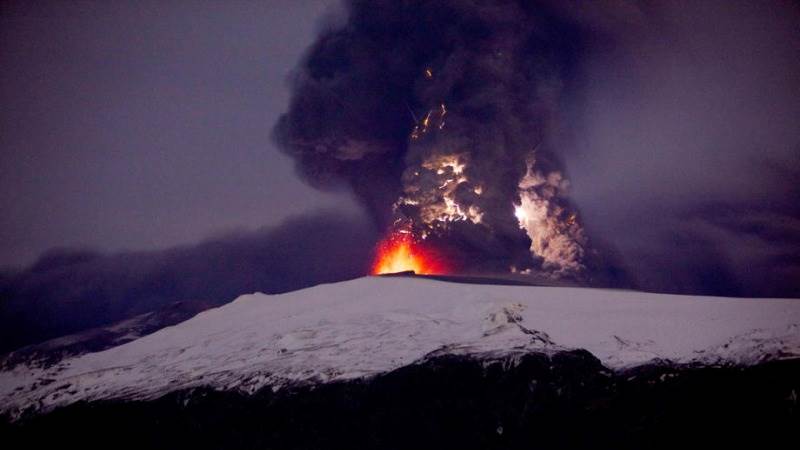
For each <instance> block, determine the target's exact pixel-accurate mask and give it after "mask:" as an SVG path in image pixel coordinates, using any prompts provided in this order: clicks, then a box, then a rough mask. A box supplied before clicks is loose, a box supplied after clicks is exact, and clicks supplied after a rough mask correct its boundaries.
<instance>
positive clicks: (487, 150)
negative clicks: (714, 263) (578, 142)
mask: <svg viewBox="0 0 800 450" xmlns="http://www.w3.org/2000/svg"><path fill="white" fill-rule="evenodd" d="M411 5H413V7H412V6H411ZM547 18H549V16H547V17H544V16H543V15H542V13H541V11H540V10H539V9H537V8H532V7H530V5H529V4H528V2H524V1H512V2H505V3H503V6H502V7H496V6H493V5H492V3H491V2H489V3H486V4H484V3H481V2H478V3H472V2H460V1H445V2H424V1H412V2H411V3H410V4H408V3H406V2H383V3H381V6H380V7H374V5H373V4H372V3H371V2H353V3H352V4H351V8H350V10H349V16H348V21H347V22H346V23H344V24H342V25H341V27H333V28H331V29H330V30H327V31H326V32H325V33H323V34H322V35H321V36H320V37H319V38H318V40H317V42H316V43H315V45H314V46H313V47H312V49H311V51H310V52H309V53H308V55H307V56H306V58H305V60H304V61H303V62H302V64H301V65H300V67H299V68H298V71H297V73H296V75H295V78H294V79H293V89H294V93H293V96H292V101H291V104H290V108H289V111H288V112H287V113H286V114H284V115H283V116H282V117H281V119H280V120H279V122H278V124H277V125H276V127H275V131H274V133H275V138H276V140H277V142H278V144H279V146H280V147H281V148H282V150H283V151H284V152H286V153H287V154H289V155H290V156H292V157H293V158H294V159H295V161H296V162H297V168H298V169H299V171H300V173H301V174H303V175H304V176H305V178H306V179H307V180H308V181H309V182H310V183H311V184H312V185H314V186H317V187H320V188H327V187H332V186H338V185H340V184H341V183H342V182H345V183H347V184H349V185H350V187H351V188H352V191H353V193H354V194H355V195H356V196H357V197H358V198H359V200H360V201H361V203H362V204H363V205H364V206H365V207H366V208H367V209H368V210H369V212H370V213H371V216H372V217H373V218H375V225H376V228H378V229H383V230H388V231H387V233H388V237H387V238H386V239H384V241H383V242H382V243H381V244H379V246H378V249H377V253H378V256H377V259H376V261H375V262H374V264H373V272H374V273H388V272H397V271H405V270H413V271H415V272H417V273H442V272H443V271H444V267H443V266H442V265H441V263H434V262H432V259H431V256H430V254H429V252H430V251H432V249H435V250H437V251H441V252H442V254H444V255H446V256H447V261H448V264H447V268H448V272H451V273H452V272H453V271H455V270H456V267H457V268H458V270H459V271H461V270H466V271H472V272H491V273H502V272H517V273H525V274H527V273H530V274H533V273H540V274H543V275H545V276H548V277H552V278H571V279H585V278H588V274H587V271H589V268H590V267H591V264H590V263H591V261H590V259H591V258H592V257H594V256H595V254H596V253H595V252H594V249H593V248H592V246H591V244H590V242H589V239H588V237H587V236H586V233H585V232H584V229H583V225H582V223H581V221H580V220H579V214H578V211H577V208H576V207H575V205H573V204H572V202H571V201H570V199H569V182H568V178H567V176H566V173H565V172H564V168H563V165H562V163H561V158H560V155H559V152H560V148H559V147H558V145H557V144H558V142H559V140H558V139H555V138H553V139H550V137H552V136H557V135H558V130H559V129H560V128H559V127H560V124H559V118H560V117H561V114H560V112H559V110H558V104H559V103H558V99H559V98H560V95H561V89H562V86H564V83H565V82H564V80H562V78H561V77H562V75H563V74H565V73H570V70H571V69H572V66H570V61H571V60H570V59H568V58H567V59H564V58H560V57H558V55H563V54H570V52H571V51H573V50H571V48H569V47H566V48H565V47H564V46H563V43H564V42H563V40H562V39H561V37H563V36H564V35H565V33H569V32H570V28H569V25H568V24H565V23H560V22H558V21H553V20H545V19H547ZM376 30H380V39H376V36H375V34H374V32H375V31H376ZM414 30H420V32H414ZM421 30H424V32H421ZM455 37H457V38H455ZM353 93H357V95H353ZM515 210H516V215H515ZM433 259H434V260H435V258H433ZM595 266H596V265H595Z"/></svg>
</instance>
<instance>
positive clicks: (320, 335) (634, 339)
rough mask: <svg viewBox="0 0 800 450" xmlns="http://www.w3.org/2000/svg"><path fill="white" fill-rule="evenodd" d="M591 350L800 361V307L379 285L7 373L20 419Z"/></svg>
mask: <svg viewBox="0 0 800 450" xmlns="http://www.w3.org/2000/svg"><path fill="white" fill-rule="evenodd" d="M570 349H585V350H588V351H589V352H591V354H593V355H594V356H596V357H597V358H599V360H600V361H601V362H602V364H603V365H605V366H606V367H607V368H609V369H611V370H612V371H621V370H629V369H630V368H631V367H634V366H639V365H643V364H647V363H652V362H654V361H664V360H668V361H671V362H673V363H675V364H699V365H751V364H756V363H762V362H765V361H770V360H781V359H792V358H798V357H800V301H797V300H792V299H730V298H714V297H691V296H675V295H661V294H648V293H641V292H631V291H621V290H600V289H586V288H564V287H558V288H556V287H534V286H503V285H486V284H460V283H451V282H442V281H436V280H430V279H424V278H420V277H415V278H406V277H368V278H361V279H357V280H353V281H347V282H342V283H337V284H328V285H320V286H316V287H313V288H309V289H304V290H300V291H295V292H290V293H287V294H281V295H264V294H252V295H244V296H242V297H240V298H238V299H237V300H236V301H234V302H233V303H230V304H227V305H224V306H221V307H219V308H216V309H212V310H208V311H205V312H202V313H200V314H198V315H197V316H195V317H194V318H192V319H190V320H188V321H185V322H183V323H180V324H178V325H175V326H171V327H167V328H164V329H162V330H160V331H158V332H156V333H153V334H150V335H148V336H145V337H142V338H139V339H136V340H134V341H132V342H128V343H126V344H124V345H120V346H117V347H114V348H111V349H108V350H105V351H100V352H96V353H89V354H84V355H80V356H77V357H73V358H68V359H65V360H63V361H61V362H59V363H58V364H55V365H53V366H50V367H31V366H28V365H17V366H15V367H13V368H11V369H8V370H6V371H3V372H0V411H1V412H2V413H3V414H4V415H7V416H8V417H10V418H12V420H13V419H14V418H18V417H21V416H22V415H26V414H27V415H30V414H34V413H39V412H46V411H50V410H53V409H57V408H60V407H63V406H66V405H69V404H72V403H75V402H79V401H96V400H101V399H103V400H107V399H124V400H150V399H155V398H158V397H161V396H163V395H165V394H168V393H170V392H173V391H183V390H187V389H192V388H211V389H213V390H218V391H236V392H240V393H246V394H250V393H255V392H258V391H260V390H262V389H263V388H271V390H272V391H276V390H279V389H281V388H283V387H288V386H297V385H302V384H309V383H327V382H331V381H341V380H354V379H362V378H368V377H372V376H375V375H379V374H385V373H387V372H390V371H392V370H395V369H398V368H401V367H404V366H409V365H413V364H415V363H417V362H420V361H424V360H426V359H429V358H431V357H434V356H442V355H472V356H474V357H477V358H480V359H482V360H486V361H492V360H499V359H503V360H505V361H510V362H511V363H513V362H514V361H519V360H520V358H522V357H523V356H524V355H527V354H545V355H548V354H549V355H553V354H558V353H561V352H563V351H565V350H570Z"/></svg>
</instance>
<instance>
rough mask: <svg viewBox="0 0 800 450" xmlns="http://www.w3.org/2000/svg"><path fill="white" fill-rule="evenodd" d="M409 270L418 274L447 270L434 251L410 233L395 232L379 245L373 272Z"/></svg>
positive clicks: (440, 272) (375, 273) (376, 273)
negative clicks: (417, 240) (416, 240)
mask: <svg viewBox="0 0 800 450" xmlns="http://www.w3.org/2000/svg"><path fill="white" fill-rule="evenodd" d="M409 270H411V271H414V273H416V274H418V275H423V274H437V273H438V274H442V273H445V272H446V270H445V269H444V267H443V266H442V264H441V263H440V262H439V261H438V259H437V258H436V257H435V256H434V255H433V254H432V252H430V251H429V250H427V249H425V248H424V247H423V246H422V245H421V244H420V243H418V242H415V241H414V239H413V238H412V236H411V235H410V234H409V233H402V232H396V233H393V234H392V235H390V236H389V237H387V238H386V239H384V240H383V242H381V243H380V244H379V245H378V249H377V254H376V256H375V263H374V264H373V266H372V273H373V274H374V275H380V274H385V273H397V272H406V271H409Z"/></svg>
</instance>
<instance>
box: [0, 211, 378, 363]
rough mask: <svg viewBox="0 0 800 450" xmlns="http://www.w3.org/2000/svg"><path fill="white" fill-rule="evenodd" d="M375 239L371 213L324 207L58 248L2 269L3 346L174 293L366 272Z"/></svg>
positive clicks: (208, 298) (159, 303) (201, 297)
mask: <svg viewBox="0 0 800 450" xmlns="http://www.w3.org/2000/svg"><path fill="white" fill-rule="evenodd" d="M376 240H377V233H376V230H375V229H374V228H373V227H372V225H371V224H370V223H369V220H365V219H364V218H359V217H346V216H343V215H342V214H341V213H340V212H321V213H319V214H315V215H311V216H300V217H296V218H294V219H290V220H287V221H286V222H285V223H283V224H281V225H279V226H276V227H271V228H265V229H262V230H259V231H255V232H240V233H235V234H230V235H226V236H223V237H219V238H214V239H210V240H207V241H205V242H202V243H200V244H197V245H194V246H187V247H178V248H173V249H169V250H164V251H154V252H136V253H120V254H112V255H102V254H99V253H95V252H91V251H80V250H53V251H51V252H48V253H46V254H44V255H43V256H42V257H41V258H40V259H39V261H38V262H37V263H35V264H34V265H33V266H31V267H30V268H28V269H26V270H23V271H20V272H17V273H7V274H5V275H0V353H4V352H7V351H10V350H13V349H16V348H19V347H21V346H24V345H27V344H32V343H38V342H41V341H44V340H47V339H50V338H54V337H58V336H62V335H65V334H71V333H75V332H79V331H83V330H86V329H89V328H93V327H98V326H101V325H107V324H110V323H114V322H117V321H120V320H123V319H128V318H131V317H133V316H136V315H139V314H143V313H147V312H151V311H160V310H163V309H167V308H169V307H170V306H171V305H173V304H175V303H176V302H184V303H185V304H186V305H187V307H189V308H191V310H193V311H200V310H202V309H206V308H210V307H214V306H219V305H221V304H224V303H227V302H230V301H232V300H233V299H235V298H236V297H238V296H239V295H242V294H249V293H252V292H264V293H271V294H274V293H281V292H287V291H291V290H295V289H300V288H304V287H308V286H312V285H315V284H319V283H325V282H334V281H341V280H344V279H351V278H356V277H360V276H363V275H364V274H365V273H366V272H367V271H368V266H369V260H370V257H371V255H372V251H373V246H374V243H375V242H376Z"/></svg>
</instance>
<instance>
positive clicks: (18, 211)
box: [0, 0, 351, 267]
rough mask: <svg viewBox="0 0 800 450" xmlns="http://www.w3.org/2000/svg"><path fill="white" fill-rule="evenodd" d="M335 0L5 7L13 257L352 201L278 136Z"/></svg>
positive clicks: (3, 140)
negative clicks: (301, 67) (306, 168)
mask: <svg viewBox="0 0 800 450" xmlns="http://www.w3.org/2000/svg"><path fill="white" fill-rule="evenodd" d="M331 4H334V2H332V1H314V0H303V1H293V0H276V1H266V2H261V1H258V2H256V1H253V2H241V1H234V2H208V1H200V2H197V1H177V2H164V1H113V2H103V1H97V2H63V1H44V2H42V1H35V2H19V1H10V2H9V1H4V2H0V66H2V70H0V98H1V99H2V101H1V102H0V210H1V211H3V213H2V215H0V267H2V266H8V265H12V266H18V265H27V264H30V263H32V262H33V261H34V260H35V259H36V258H37V257H38V256H39V254H40V253H42V252H43V251H45V250H47V249H49V248H51V247H57V246H72V247H74V246H80V247H84V246H86V247H91V248H96V249H100V250H104V251H118V250H122V249H131V250H140V249H158V248H164V247H168V246H172V245H176V244H189V243H193V242H196V241H198V240H200V239H203V238H207V237H208V236H209V235H212V234H215V233H219V232H222V231H228V230H230V229H234V228H240V227H244V228H247V229H255V228H258V227H260V226H263V225H274V224H278V223H280V221H282V220H283V219H285V218H286V217H288V216H290V215H293V214H298V213H302V212H305V211H310V210H315V209H318V208H320V207H325V206H328V207H334V208H339V209H342V208H344V209H347V208H349V206H348V205H350V204H351V202H349V201H348V200H347V198H346V196H344V195H325V194H322V193H320V192H318V191H314V190H312V189H310V188H309V187H307V186H306V185H304V184H302V183H301V182H299V181H298V179H297V178H296V177H295V176H293V174H292V169H291V162H290V161H289V160H288V158H286V157H283V156H282V155H280V154H279V153H278V152H277V151H275V148H274V146H273V145H272V143H271V142H270V137H269V135H270V128H271V124H272V123H273V122H274V121H275V120H276V119H277V117H278V115H279V114H280V113H281V112H282V111H283V110H284V109H285V108H286V102H287V101H288V94H289V91H288V88H287V84H286V78H287V76H288V74H289V72H290V71H291V69H292V68H293V66H294V65H295V64H296V62H297V60H298V59H299V58H300V56H301V54H302V52H303V50H304V49H305V48H306V47H307V46H308V45H310V43H311V41H312V39H313V37H314V34H315V33H314V30H315V23H317V21H318V20H319V17H320V15H322V14H323V13H324V11H325V10H326V8H329V7H330V6H331Z"/></svg>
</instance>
